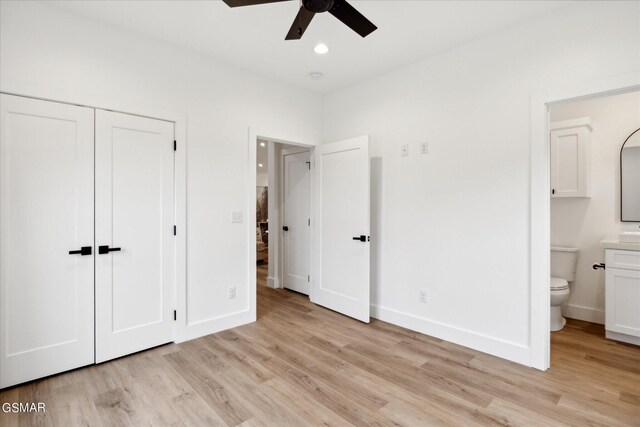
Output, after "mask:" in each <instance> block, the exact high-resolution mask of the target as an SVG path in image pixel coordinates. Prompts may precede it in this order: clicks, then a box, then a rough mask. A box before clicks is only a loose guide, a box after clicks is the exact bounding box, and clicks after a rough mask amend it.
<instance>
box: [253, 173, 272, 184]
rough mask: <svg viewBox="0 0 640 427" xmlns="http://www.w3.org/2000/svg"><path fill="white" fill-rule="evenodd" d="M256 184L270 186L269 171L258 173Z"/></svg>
mask: <svg viewBox="0 0 640 427" xmlns="http://www.w3.org/2000/svg"><path fill="white" fill-rule="evenodd" d="M256 185H257V186H258V187H268V186H269V174H268V173H259V174H257V175H256Z"/></svg>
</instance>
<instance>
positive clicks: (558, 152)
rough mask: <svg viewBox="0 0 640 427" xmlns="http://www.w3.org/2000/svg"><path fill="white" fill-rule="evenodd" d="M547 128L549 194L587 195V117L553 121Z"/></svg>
mask: <svg viewBox="0 0 640 427" xmlns="http://www.w3.org/2000/svg"><path fill="white" fill-rule="evenodd" d="M550 130H551V134H550V138H551V139H550V143H551V197H552V198H559V197H590V196H591V124H590V119H589V118H588V117H583V118H580V119H573V120H563V121H558V122H553V123H551V127H550Z"/></svg>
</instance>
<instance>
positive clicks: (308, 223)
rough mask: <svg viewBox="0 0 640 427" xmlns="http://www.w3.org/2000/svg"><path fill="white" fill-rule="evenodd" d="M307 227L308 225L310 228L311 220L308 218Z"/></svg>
mask: <svg viewBox="0 0 640 427" xmlns="http://www.w3.org/2000/svg"><path fill="white" fill-rule="evenodd" d="M307 225H308V226H309V227H311V218H309V219H308V220H307Z"/></svg>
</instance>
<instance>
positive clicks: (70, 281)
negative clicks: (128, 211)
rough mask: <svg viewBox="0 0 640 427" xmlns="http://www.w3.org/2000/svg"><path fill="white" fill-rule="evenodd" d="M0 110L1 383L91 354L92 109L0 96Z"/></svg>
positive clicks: (80, 361) (62, 367)
mask: <svg viewBox="0 0 640 427" xmlns="http://www.w3.org/2000/svg"><path fill="white" fill-rule="evenodd" d="M0 110H1V112H0V114H1V119H0V129H1V138H0V301H1V303H0V304H1V305H0V313H1V319H0V324H1V326H0V387H7V386H10V385H14V384H18V383H22V382H25V381H29V380H32V379H35V378H39V377H44V376H47V375H51V374H55V373H58V372H62V371H66V370H69V369H73V368H77V367H79V366H83V365H88V364H91V363H93V360H94V351H93V342H94V340H93V336H94V335H93V314H94V312H93V296H94V295H93V289H94V288H93V261H94V256H93V109H91V108H84V107H78V106H73V105H66V104H59V103H55V102H47V101H41V100H35V99H29V98H22V97H17V96H10V95H0ZM81 248H84V249H83V250H82V249H81ZM76 251H77V252H81V251H82V253H84V255H83V254H82V253H73V254H72V253H70V252H76Z"/></svg>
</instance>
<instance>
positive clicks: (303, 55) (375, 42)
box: [46, 0, 571, 93]
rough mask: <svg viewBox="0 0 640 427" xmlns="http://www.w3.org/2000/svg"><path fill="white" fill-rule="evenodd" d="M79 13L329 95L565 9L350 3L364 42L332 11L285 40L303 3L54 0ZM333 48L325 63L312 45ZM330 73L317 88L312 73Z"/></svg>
mask: <svg viewBox="0 0 640 427" xmlns="http://www.w3.org/2000/svg"><path fill="white" fill-rule="evenodd" d="M46 3H47V4H53V5H55V6H58V7H60V8H63V9H66V10H68V11H70V12H73V13H75V14H78V15H83V16H86V17H89V18H91V19H94V20H97V21H100V22H103V23H106V24H110V25H114V26H117V27H120V28H123V29H125V30H128V31H132V32H136V33H139V34H143V35H145V36H148V37H151V38H154V39H157V40H161V41H163V42H166V43H169V44H172V45H174V46H178V47H181V48H184V49H189V50H193V51H196V52H199V53H201V54H204V55H208V56H210V57H213V58H216V59H217V60H220V61H223V62H226V63H228V64H231V65H235V66H238V67H241V68H244V69H247V70H252V71H254V72H257V73H260V74H264V75H267V76H271V77H273V78H276V79H278V80H281V81H283V82H286V83H289V84H292V85H295V86H298V87H303V88H307V89H311V90H313V91H316V92H320V93H326V92H331V91H333V90H336V89H340V88H343V87H346V86H350V85H352V84H355V83H357V82H359V81H362V80H365V79H368V78H371V77H374V76H376V75H380V74H383V73H385V72H387V71H391V70H393V69H396V68H399V67H402V66H405V65H408V64H410V63H412V62H415V61H418V60H420V59H423V58H425V57H428V56H430V55H433V54H436V53H438V52H441V51H444V50H447V49H451V48H453V47H456V46H459V45H462V44H465V43H468V42H470V41H472V40H474V39H477V38H479V37H482V36H486V35H489V34H492V33H495V32H497V31H500V30H503V29H506V28H508V27H512V26H515V25H517V24H518V23H521V22H523V21H526V20H529V19H532V18H535V17H537V16H540V15H543V14H546V13H549V12H552V11H554V10H557V9H558V8H560V7H563V6H565V5H566V4H568V3H571V2H567V1H562V2H558V1H424V0H350V3H351V4H352V5H353V6H354V7H356V8H357V9H358V10H359V11H360V12H362V13H363V14H364V15H365V16H366V17H367V18H369V19H370V20H371V21H372V22H373V23H374V24H376V25H377V26H378V30H377V31H375V32H373V33H372V34H371V35H369V36H368V37H367V38H364V39H363V38H361V37H360V36H358V35H357V34H356V33H354V32H353V31H352V30H350V29H349V28H347V27H346V26H345V25H343V24H342V23H341V22H340V21H338V20H337V19H335V18H334V17H333V16H331V15H330V14H328V13H324V14H320V15H317V16H316V17H315V18H314V20H313V21H312V22H311V25H310V26H309V28H308V29H307V32H306V33H305V34H304V37H303V38H302V40H299V41H285V40H284V37H285V35H286V33H287V31H288V30H289V27H290V26H291V23H292V22H293V18H294V17H295V15H296V13H297V11H298V8H299V2H298V1H286V2H281V3H272V4H266V5H258V6H249V7H239V8H234V9H231V8H229V7H228V6H227V5H226V4H224V3H222V1H218V0H210V1H153V0H147V1H105V0H103V1H67V0H65V1H47V2H46ZM318 42H323V43H325V44H327V45H328V46H329V48H330V49H331V50H330V52H329V53H328V54H327V55H324V56H319V55H316V54H315V53H314V52H313V46H314V45H315V44H316V43H318ZM314 71H319V72H322V73H323V74H324V78H323V79H322V80H320V81H313V80H311V79H310V78H309V77H308V75H309V73H310V72H314Z"/></svg>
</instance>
